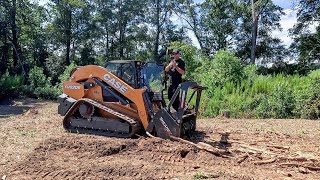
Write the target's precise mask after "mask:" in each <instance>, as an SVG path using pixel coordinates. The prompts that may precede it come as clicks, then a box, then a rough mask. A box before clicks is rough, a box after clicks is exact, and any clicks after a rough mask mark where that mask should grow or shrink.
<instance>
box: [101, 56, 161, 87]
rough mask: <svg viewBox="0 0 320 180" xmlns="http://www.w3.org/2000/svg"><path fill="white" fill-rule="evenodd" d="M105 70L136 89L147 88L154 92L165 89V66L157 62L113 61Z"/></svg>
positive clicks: (108, 63)
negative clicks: (163, 85) (163, 84)
mask: <svg viewBox="0 0 320 180" xmlns="http://www.w3.org/2000/svg"><path fill="white" fill-rule="evenodd" d="M105 68H106V69H108V70H109V71H110V72H111V73H113V74H114V75H116V76H117V77H119V78H121V79H122V80H123V81H125V82H126V83H127V84H129V85H130V86H131V87H133V88H135V89H139V88H143V87H147V88H148V89H149V88H151V89H152V90H153V91H161V90H162V89H164V88H163V87H162V83H163V82H164V75H163V73H164V72H163V70H164V66H163V65H162V64H160V63H156V62H142V61H137V60H113V61H109V62H107V63H106V64H105Z"/></svg>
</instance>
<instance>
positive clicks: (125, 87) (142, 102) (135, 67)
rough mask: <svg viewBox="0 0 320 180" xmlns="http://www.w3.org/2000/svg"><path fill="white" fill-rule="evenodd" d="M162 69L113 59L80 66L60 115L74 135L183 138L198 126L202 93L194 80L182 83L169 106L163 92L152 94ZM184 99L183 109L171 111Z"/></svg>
mask: <svg viewBox="0 0 320 180" xmlns="http://www.w3.org/2000/svg"><path fill="white" fill-rule="evenodd" d="M163 69H164V68H163V65H160V64H157V63H151V62H148V63H143V62H141V61H121V60H119V61H110V62H108V63H107V64H106V65H105V67H101V66H96V65H87V66H82V67H77V68H75V69H74V70H73V71H72V72H71V74H70V79H69V80H68V81H65V82H63V94H61V95H60V96H59V97H58V101H59V103H60V104H59V106H58V113H59V114H60V115H62V116H64V119H63V127H64V128H65V129H66V130H67V131H70V132H76V133H89V134H98V135H104V136H113V137H125V138H127V137H132V136H134V135H135V134H139V133H145V132H147V133H148V134H151V135H154V136H158V137H161V138H165V139H167V138H169V137H172V136H175V137H183V136H185V135H188V133H190V132H192V131H194V130H195V128H196V118H197V114H198V107H199V102H200V97H201V92H202V90H204V89H206V88H205V87H202V86H199V85H198V84H197V83H195V82H184V83H181V84H180V85H179V87H178V88H177V90H176V92H175V93H174V96H173V97H172V99H171V100H170V101H169V102H168V103H166V101H165V100H164V98H163V97H164V94H163V90H162V91H160V92H159V91H158V92H155V91H152V88H151V87H150V86H151V84H150V82H151V81H150V79H151V80H153V81H159V82H161V81H163V78H162V77H163V75H162V73H163ZM175 98H179V102H180V106H179V109H178V111H175V110H174V109H173V108H172V103H173V102H174V100H175Z"/></svg>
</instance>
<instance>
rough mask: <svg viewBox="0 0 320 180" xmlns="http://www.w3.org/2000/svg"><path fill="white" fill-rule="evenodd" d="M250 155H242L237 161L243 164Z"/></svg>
mask: <svg viewBox="0 0 320 180" xmlns="http://www.w3.org/2000/svg"><path fill="white" fill-rule="evenodd" d="M248 157H249V155H248V154H246V155H244V156H242V157H240V158H239V160H238V161H237V163H238V164H241V163H242V162H243V161H245V160H246V159H247V158H248Z"/></svg>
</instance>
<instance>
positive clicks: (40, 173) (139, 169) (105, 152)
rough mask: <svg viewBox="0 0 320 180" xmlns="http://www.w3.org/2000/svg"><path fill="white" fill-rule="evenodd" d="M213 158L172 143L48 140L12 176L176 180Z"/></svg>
mask: <svg viewBox="0 0 320 180" xmlns="http://www.w3.org/2000/svg"><path fill="white" fill-rule="evenodd" d="M208 156H209V158H208ZM210 157H211V158H210ZM214 158H215V157H214V156H212V155H211V156H210V155H209V154H207V153H205V152H199V151H198V150H197V149H195V148H194V147H190V146H188V145H185V144H180V143H177V142H172V141H169V140H161V139H152V138H139V139H117V138H105V137H99V136H86V135H75V136H71V137H70V136H63V137H61V138H56V139H48V140H46V141H45V142H43V143H42V144H41V145H40V146H39V147H37V148H35V150H34V152H33V153H32V154H30V155H29V156H27V158H26V159H25V161H23V162H21V163H20V164H19V165H18V166H16V167H14V168H13V170H12V172H11V173H10V174H11V176H12V177H15V178H18V179H19V178H20V177H21V178H27V179H29V178H30V179H34V178H55V179H62V178H68V179H69V178H83V179H87V178H94V179H100V178H106V177H107V178H108V179H119V178H121V179H126V178H128V179H132V178H134V179H159V178H160V179H161V178H174V177H177V175H176V173H177V171H178V172H180V173H184V172H188V171H191V170H193V169H197V168H199V165H200V164H201V165H207V164H208V163H210V162H211V163H212V162H214ZM80 160H81V161H80ZM194 161H196V162H194ZM173 170H174V171H173ZM22 174H23V175H22ZM20 175H22V176H20Z"/></svg>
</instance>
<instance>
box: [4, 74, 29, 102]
mask: <svg viewBox="0 0 320 180" xmlns="http://www.w3.org/2000/svg"><path fill="white" fill-rule="evenodd" d="M23 82H24V77H23V76H22V75H10V74H9V72H6V73H5V74H3V75H2V76H1V77H0V96H15V95H20V93H21V87H22V85H23Z"/></svg>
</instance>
